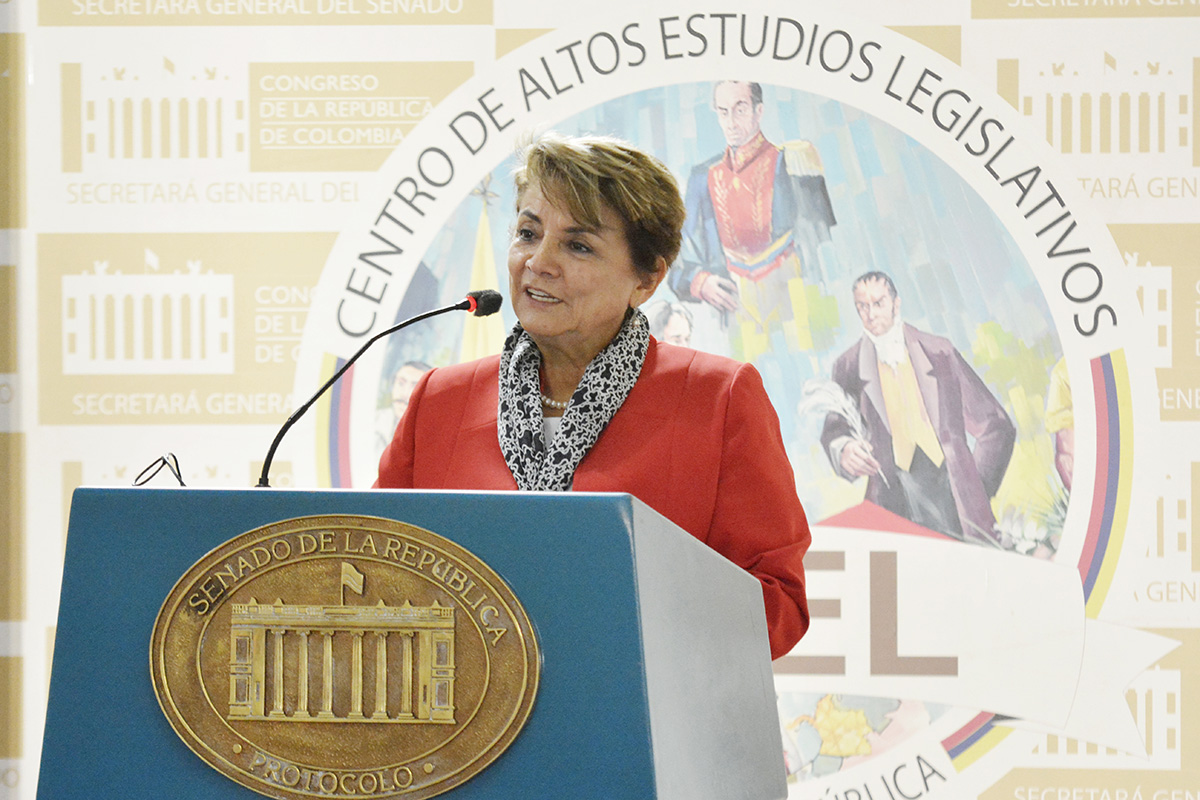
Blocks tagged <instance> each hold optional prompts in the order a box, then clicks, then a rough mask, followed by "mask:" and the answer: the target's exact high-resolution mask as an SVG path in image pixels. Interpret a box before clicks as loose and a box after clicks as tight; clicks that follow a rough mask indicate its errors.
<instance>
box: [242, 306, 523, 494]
mask: <svg viewBox="0 0 1200 800" xmlns="http://www.w3.org/2000/svg"><path fill="white" fill-rule="evenodd" d="M503 299H504V298H502V297H501V296H500V293H499V292H497V291H495V290H494V289H480V290H477V291H474V292H467V296H466V298H465V299H463V300H460V301H459V302H457V303H455V304H454V305H450V306H444V307H442V308H437V309H434V310H433V311H426V312H425V313H424V314H418V315H417V316H415V317H411V318H409V319H406V320H404V322H401V323H398V324H396V325H393V326H392V327H390V328H388V329H387V330H383V331H380V332H379V333H377V334H375V335H374V336H372V337H371V338H370V339H368V340H367V343H366V344H364V345H363V346H362V347H360V348H358V352H356V353H355V354H354V355H352V356H350V358H349V360H347V361H346V363H345V364H343V365H342V368H341V369H339V370H338V371H337V372H335V373H333V377H332V378H330V379H329V380H327V381H325V385H324V386H322V387H321V388H320V389H317V392H316V394H314V395H313V396H312V397H310V398H308V402H306V403H305V404H304V405H302V406H300V408H298V409H296V411H295V413H293V414H292V415H291V416H290V417H288V419H287V422H285V423H283V427H282V428H280V429H279V433H277V434H275V441H273V442H271V449H270V450H268V451H267V458H266V460H265V461H263V468H262V474H260V475H259V476H258V484H257V485H256V488H270V486H271V484H270V482H269V481H268V480H267V474H268V473H269V472H270V471H271V461H273V460H274V458H275V451H276V450H277V449H279V443H280V442H281V441H283V436H284V434H286V433H287V432H288V431H289V430H290V429H291V427H292V426H293V425H295V424H296V421H297V420H299V419H300V417H302V416H304V412H305V411H308V409H309V407H310V406H312V404H313V403H315V402H317V400H318V399H320V397H321V395H323V394H325V392H327V391H328V390H329V387H330V386H333V385H334V384H335V383H337V382H338V378H340V377H342V375H344V374H346V370H348V369H350V367H351V366H352V365H353V364H354V362H355V361H357V360H358V357H359V356H361V355H362V354H363V353H365V352H367V348H368V347H370V346H371V345H373V344H375V342H377V341H379V340H380V339H382V338H383V337H384V336H387V335H388V334H392V333H395V332H396V331H398V330H400V329H401V328H407V327H408V326H409V325H412V324H413V323H414V322H420V321H421V320H423V319H429V318H430V317H436V316H437V315H438V314H445V313H446V312H447V311H470V312H471V313H472V314H474V315H475V316H477V317H486V316H488V315H489V314H495V313H496V312H497V311H499V310H500V304H501V302H503Z"/></svg>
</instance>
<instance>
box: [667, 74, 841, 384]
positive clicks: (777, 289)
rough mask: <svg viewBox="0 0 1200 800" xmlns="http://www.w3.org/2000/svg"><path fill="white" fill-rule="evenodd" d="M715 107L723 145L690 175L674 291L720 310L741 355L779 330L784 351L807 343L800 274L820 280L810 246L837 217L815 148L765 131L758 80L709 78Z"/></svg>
mask: <svg viewBox="0 0 1200 800" xmlns="http://www.w3.org/2000/svg"><path fill="white" fill-rule="evenodd" d="M713 109H714V110H715V111H716V113H717V118H718V120H719V121H720V123H721V130H722V131H723V133H724V134H725V142H726V145H727V146H726V148H725V150H724V152H722V153H720V154H719V155H717V156H715V157H713V158H712V159H710V160H709V161H706V162H704V163H702V164H699V165H698V166H696V167H695V168H693V170H692V173H691V175H690V177H689V178H688V184H687V193H686V197H685V198H684V199H685V202H686V204H687V211H688V217H687V222H686V223H685V225H684V231H683V236H684V242H683V250H682V252H681V254H680V262H681V263H680V268H679V269H677V270H672V275H671V277H670V282H671V288H672V289H673V290H674V291H675V294H676V295H677V296H679V298H680V299H682V300H685V301H692V302H696V301H703V302H705V303H708V304H709V305H711V306H712V307H713V308H716V309H718V310H719V311H721V312H723V313H724V314H725V315H727V316H726V317H725V320H726V321H727V322H729V321H732V322H733V323H734V329H733V331H731V334H732V335H731V338H732V341H733V343H734V351H735V355H737V356H738V357H739V358H741V359H742V360H745V361H752V360H754V359H755V358H756V357H757V356H758V355H759V354H760V353H762V352H764V351H766V350H767V349H769V348H770V347H771V343H770V341H769V338H770V336H771V335H772V334H775V333H777V332H783V333H784V335H785V336H786V340H787V344H788V346H789V347H790V348H792V349H809V348H811V347H812V339H811V336H810V335H809V333H808V328H807V319H808V314H807V310H806V304H807V295H806V292H805V289H804V283H803V281H807V282H808V283H809V284H810V285H815V284H816V283H817V282H818V280H819V276H818V271H819V268H818V259H817V248H818V246H819V245H820V243H821V242H823V241H828V239H829V229H830V227H831V226H832V225H833V224H834V222H835V220H834V216H833V207H832V205H831V203H830V200H829V194H828V191H827V190H826V187H825V177H824V175H823V173H822V168H821V162H820V158H819V157H818V155H817V150H816V148H815V147H813V145H812V144H811V143H809V142H805V141H794V142H787V143H785V144H784V145H776V144H773V143H771V142H770V141H768V140H767V138H766V137H765V136H763V133H762V130H761V123H762V115H763V100H762V87H761V86H759V85H758V84H757V83H744V82H740V81H722V82H720V83H718V84H716V86H715V87H714V89H713ZM801 276H803V281H802V279H801Z"/></svg>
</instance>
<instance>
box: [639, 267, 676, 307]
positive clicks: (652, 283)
mask: <svg viewBox="0 0 1200 800" xmlns="http://www.w3.org/2000/svg"><path fill="white" fill-rule="evenodd" d="M667 267H668V264H667V260H666V259H665V258H663V257H662V256H658V257H657V258H655V259H654V272H643V273H641V275H642V282H641V284H640V285H639V286H638V287H637V288H636V289H635V290H634V292H633V298H632V300H633V302H631V303H630V307H631V308H637V307H638V306H640V305H641V304H642V303H644V302H646V301H647V300H649V299H650V298H651V297H653V296H654V292H655V291H656V290H657V289H658V286H659V284H661V283H662V282H663V279H664V278H666V277H667Z"/></svg>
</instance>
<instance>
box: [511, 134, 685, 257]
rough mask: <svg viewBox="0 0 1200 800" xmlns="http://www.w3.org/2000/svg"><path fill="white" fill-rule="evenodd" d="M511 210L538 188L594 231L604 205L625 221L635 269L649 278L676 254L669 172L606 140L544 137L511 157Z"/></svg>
mask: <svg viewBox="0 0 1200 800" xmlns="http://www.w3.org/2000/svg"><path fill="white" fill-rule="evenodd" d="M513 175H514V179H515V181H516V187H517V205H518V206H520V203H521V198H522V197H523V196H524V194H525V190H526V189H528V188H529V187H530V186H535V185H536V186H538V187H539V188H540V189H541V191H542V193H543V194H544V195H545V196H546V198H547V199H548V200H550V202H552V203H554V204H555V205H559V204H561V205H562V206H565V208H563V210H564V211H566V212H567V213H568V214H570V215H571V216H572V217H573V218H574V219H575V220H576V221H577V222H579V223H581V224H583V225H587V226H589V227H597V228H598V227H600V216H601V213H602V210H603V208H604V206H605V205H607V206H608V207H609V208H611V209H612V210H613V211H614V212H615V213H616V214H617V216H619V217H620V218H621V219H622V220H623V221H624V222H625V238H626V240H627V241H628V242H629V250H630V253H631V255H632V257H633V265H634V267H635V268H636V269H638V270H640V271H642V272H647V273H654V272H656V271H657V269H656V262H657V260H658V259H659V258H662V259H663V260H664V261H665V262H666V264H667V266H670V264H671V262H672V261H674V260H675V257H676V256H677V255H679V246H680V242H681V240H682V230H683V220H684V217H685V216H686V215H687V212H686V210H685V209H684V205H683V199H682V198H681V197H680V196H679V186H678V184H676V182H675V177H674V176H673V175H671V171H670V170H668V169H667V168H666V166H665V165H664V164H663V163H662V162H661V161H659V160H658V159H657V158H655V157H654V156H652V155H650V154H649V153H645V152H643V151H641V150H639V149H637V148H636V147H634V146H633V145H631V144H630V143H629V142H625V141H622V140H620V139H616V138H613V137H610V136H564V135H562V134H560V133H555V132H548V133H544V134H542V135H541V136H538V137H537V138H536V139H533V140H532V141H531V142H529V143H528V144H526V145H525V146H523V147H522V148H521V149H520V151H519V152H518V153H517V168H516V170H515V171H514V173H513Z"/></svg>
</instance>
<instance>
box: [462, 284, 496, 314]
mask: <svg viewBox="0 0 1200 800" xmlns="http://www.w3.org/2000/svg"><path fill="white" fill-rule="evenodd" d="M467 297H469V298H471V299H472V300H474V301H475V308H474V310H473V311H472V312H471V313H473V314H474V315H475V316H477V317H486V316H487V315H488V314H495V313H496V312H497V311H499V310H500V304H501V303H503V302H504V298H503V297H501V296H500V293H499V292H497V291H496V290H495V289H480V290H478V291H474V292H467Z"/></svg>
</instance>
